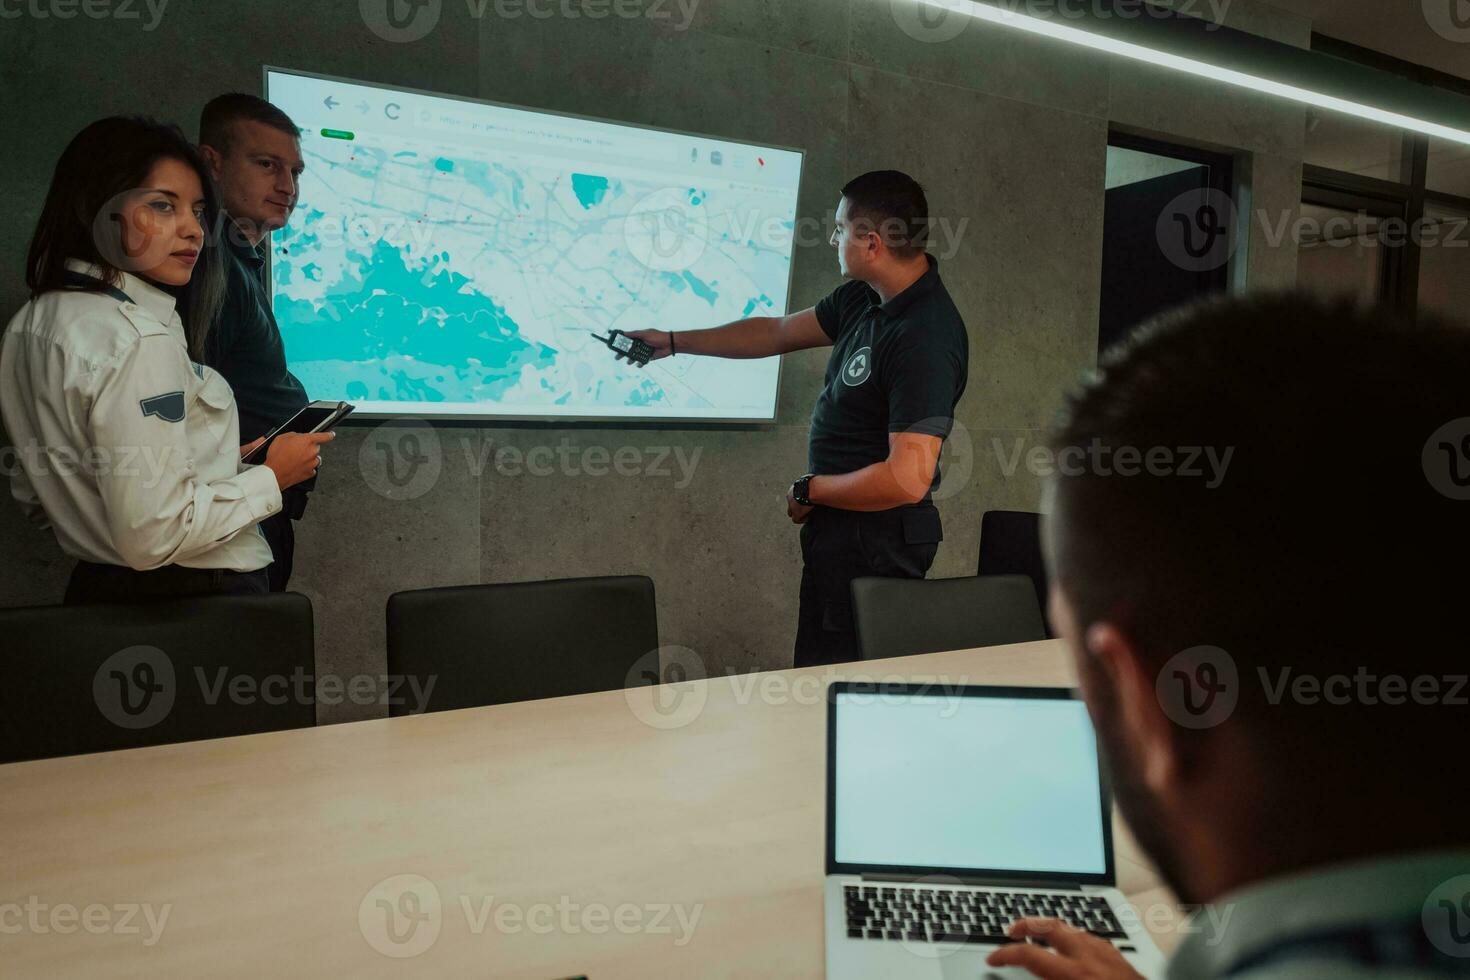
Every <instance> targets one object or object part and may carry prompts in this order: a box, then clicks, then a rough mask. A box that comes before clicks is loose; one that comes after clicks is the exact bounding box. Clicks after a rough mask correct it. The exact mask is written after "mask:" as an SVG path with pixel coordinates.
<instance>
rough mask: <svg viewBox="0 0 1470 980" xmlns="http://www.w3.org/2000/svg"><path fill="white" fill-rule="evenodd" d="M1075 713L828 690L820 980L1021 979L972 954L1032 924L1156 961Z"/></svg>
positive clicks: (1066, 703) (1018, 695) (1047, 699)
mask: <svg viewBox="0 0 1470 980" xmlns="http://www.w3.org/2000/svg"><path fill="white" fill-rule="evenodd" d="M1115 884H1116V878H1115V875H1114V868H1113V847H1112V812H1111V801H1110V798H1109V794H1108V788H1107V783H1106V780H1105V777H1104V772H1103V767H1102V762H1101V757H1100V755H1099V753H1098V747H1097V738H1096V736H1095V735H1094V733H1093V729H1092V722H1091V719H1090V718H1089V717H1088V714H1087V708H1086V706H1085V705H1084V704H1083V703H1082V701H1081V699H1080V698H1079V697H1078V696H1077V693H1076V692H1075V691H1071V690H1068V689H1065V688H1036V687H974V686H959V685H937V684H872V683H857V682H851V681H838V682H835V683H833V684H832V685H831V686H830V687H829V688H828V691H827V882H826V936H827V976H828V977H829V978H831V980H866V978H873V980H879V978H882V980H890V978H900V977H912V978H918V980H923V978H931V980H959V978H965V980H975V978H997V977H1020V976H1030V974H1028V973H1025V972H1024V971H1022V970H1019V969H1018V968H1014V967H1012V968H1007V969H1003V970H995V969H993V968H991V967H989V966H987V965H986V964H985V958H986V956H988V955H989V954H990V953H992V952H994V951H995V949H996V948H997V946H999V945H1001V944H1003V943H1006V942H1009V941H1010V940H1009V939H1007V938H1006V937H1005V935H1004V934H1005V930H1006V927H1007V926H1009V925H1010V923H1011V922H1013V921H1015V920H1016V919H1018V918H1023V917H1025V916H1030V915H1039V916H1050V917H1055V918H1059V919H1062V920H1064V921H1068V922H1070V923H1072V924H1073V925H1076V926H1078V927H1079V928H1083V929H1086V930H1088V931H1089V932H1092V933H1093V934H1095V935H1098V936H1102V937H1104V938H1106V939H1107V940H1108V941H1109V942H1111V943H1113V944H1114V945H1115V946H1116V947H1117V948H1118V949H1119V950H1121V951H1122V953H1123V955H1124V957H1125V958H1126V959H1127V960H1128V962H1129V963H1130V964H1132V966H1133V968H1134V969H1135V970H1137V971H1138V972H1139V973H1141V974H1143V975H1144V976H1145V977H1155V976H1162V975H1163V972H1164V958H1163V955H1162V954H1161V953H1160V952H1159V950H1158V947H1157V946H1155V945H1154V942H1153V940H1152V938H1151V937H1150V936H1149V935H1148V933H1147V931H1146V930H1145V929H1144V928H1143V927H1142V924H1141V922H1140V921H1139V916H1138V915H1137V914H1133V913H1132V910H1131V909H1129V908H1128V907H1127V906H1126V902H1125V899H1124V898H1123V895H1122V893H1121V892H1119V891H1118V890H1117V888H1116V887H1115Z"/></svg>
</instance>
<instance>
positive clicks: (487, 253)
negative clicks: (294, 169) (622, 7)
mask: <svg viewBox="0 0 1470 980" xmlns="http://www.w3.org/2000/svg"><path fill="white" fill-rule="evenodd" d="M265 75H266V97H267V98H268V99H269V100H270V101H271V102H273V103H274V104H275V105H277V106H279V107H280V108H281V109H283V110H284V111H285V112H286V113H287V114H288V115H290V116H291V117H292V119H293V120H294V121H295V122H296V124H297V125H298V126H300V127H301V130H302V136H301V144H302V154H303V158H304V160H305V162H306V171H305V173H304V174H303V176H302V179H301V185H300V193H299V201H298V204H297V207H296V211H295V213H294V214H293V216H292V218H291V220H290V222H289V224H288V225H287V226H286V227H285V228H284V229H282V230H280V231H277V232H276V233H275V234H274V235H273V236H272V238H271V257H270V259H271V260H270V278H271V292H272V297H273V304H274V309H275V314H276V319H277V320H278V322H279V323H280V327H281V336H282V338H283V339H284V341H285V345H286V356H287V359H288V361H289V363H290V367H291V370H292V372H293V373H295V374H296V376H297V377H298V378H300V379H301V381H302V382H303V383H304V384H305V385H306V388H307V391H308V393H309V394H310V395H311V397H312V398H318V399H344V400H347V401H351V402H354V403H356V405H357V406H358V414H359V415H363V416H366V417H369V418H372V417H377V418H385V417H394V416H416V417H420V418H431V419H432V418H457V419H483V420H494V419H527V418H530V419H541V418H557V419H646V420H654V419H670V420H701V421H705V420H707V421H730V422H749V421H770V420H774V418H775V415H776V396H777V387H778V383H779V376H780V359H779V358H766V359H760V360H748V361H740V360H723V359H717V358H706V357H686V356H676V357H673V358H665V359H661V360H658V361H655V362H653V363H651V364H649V365H648V366H647V367H645V368H641V369H640V368H636V367H632V366H629V365H628V364H627V363H626V362H624V361H618V360H615V359H614V357H613V354H612V352H611V351H609V350H608V348H607V347H605V346H604V345H603V344H602V343H600V342H599V340H598V339H597V337H596V336H594V334H597V335H601V336H606V335H607V334H608V332H609V331H610V330H613V329H618V330H638V329H646V328H657V329H667V330H675V331H678V330H690V329H698V328H703V327H710V326H715V325H718V324H721V323H726V322H728V321H730V320H735V319H739V318H741V317H746V316H780V315H784V314H785V313H786V312H788V311H787V300H788V294H789V289H790V281H791V259H792V248H793V243H794V239H795V227H796V203H797V187H798V184H799V182H800V179H801V165H802V154H801V152H800V151H797V150H791V149H782V148H778V147H762V146H754V145H750V144H745V143H736V142H731V141H727V140H719V139H712V138H709V137H702V136H692V135H687V134H682V133H673V132H665V131H661V130H653V129H647V128H643V127H638V126H630V125H624V124H620V123H613V122H607V121H600V120H593V119H583V118H577V117H572V116H565V115H557V114H553V113H546V112H539V111H532V110H528V109H521V108H515V107H511V106H504V105H496V104H491V103H486V102H480V101H475V100H470V99H463V98H456V97H451V96H446V95H435V94H430V93H423V92H414V91H405V90H402V89H395V88H385V87H382V86H377V85H367V84H363V83H359V82H351V81H345V80H341V79H334V78H326V77H322V76H317V75H310V74H305V73H301V72H295V71H287V70H283V69H277V68H267V69H266V72H265Z"/></svg>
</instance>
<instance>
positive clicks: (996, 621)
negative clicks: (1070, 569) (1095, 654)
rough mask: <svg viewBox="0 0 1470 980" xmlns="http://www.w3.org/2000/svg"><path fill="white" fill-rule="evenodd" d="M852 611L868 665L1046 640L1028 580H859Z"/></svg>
mask: <svg viewBox="0 0 1470 980" xmlns="http://www.w3.org/2000/svg"><path fill="white" fill-rule="evenodd" d="M852 609H853V618H854V619H855V620H856V622H857V636H858V648H859V650H860V651H861V656H862V659H864V660H881V659H883V658H885V657H907V656H911V655H913V654H916V653H940V652H942V651H945V650H969V649H972V648H974V647H989V646H999V645H1001V644H1003V643H1024V642H1026V641H1028V640H1044V639H1046V627H1045V626H1044V625H1043V624H1042V621H1041V608H1040V607H1039V606H1038V605H1037V604H1036V592H1035V591H1034V590H1033V589H1032V587H1031V580H1030V579H1028V578H1027V577H1026V576H1024V575H981V576H976V577H974V578H938V579H914V578H859V579H854V580H853V583H852Z"/></svg>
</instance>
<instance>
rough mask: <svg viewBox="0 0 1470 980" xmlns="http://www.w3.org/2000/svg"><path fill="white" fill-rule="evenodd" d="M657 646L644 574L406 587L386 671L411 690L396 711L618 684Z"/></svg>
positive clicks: (392, 609) (391, 616)
mask: <svg viewBox="0 0 1470 980" xmlns="http://www.w3.org/2000/svg"><path fill="white" fill-rule="evenodd" d="M657 649H658V617H657V614H656V612H655V609H654V599H653V581H652V580H651V579H648V578H646V577H644V576H641V575H628V576H612V577H605V578H574V579H560V580H557V581H552V582H514V583H508V584H503V585H467V586H458V587H453V588H439V589H419V590H416V591H412V592H398V593H395V594H393V595H391V596H389V597H388V674H389V676H390V678H392V679H393V683H397V686H398V688H399V689H400V690H401V691H403V692H405V693H404V696H403V697H398V698H392V699H390V703H389V705H388V713H389V714H390V715H404V714H414V713H417V712H420V711H449V710H452V709H454V708H473V707H478V706H480V705H487V704H506V703H509V702H511V701H531V700H535V699H537V698H556V697H564V696H566V695H569V694H586V693H589V692H591V691H609V690H614V689H617V688H621V687H624V686H626V685H627V684H628V677H629V672H630V671H631V670H633V669H634V667H635V665H636V664H637V662H638V660H639V658H641V657H643V656H644V655H646V654H648V653H650V652H652V651H655V650H657ZM657 669H658V666H657V664H655V665H654V667H653V670H654V671H655V674H656V672H657ZM400 678H404V679H405V681H404V682H403V683H398V679H400ZM651 680H657V677H656V676H655V677H653V678H651ZM430 684H432V685H433V686H432V687H429V686H428V685H430ZM415 691H422V692H424V695H425V696H424V697H422V698H419V697H417V696H416V695H415V694H414V693H413V692H415Z"/></svg>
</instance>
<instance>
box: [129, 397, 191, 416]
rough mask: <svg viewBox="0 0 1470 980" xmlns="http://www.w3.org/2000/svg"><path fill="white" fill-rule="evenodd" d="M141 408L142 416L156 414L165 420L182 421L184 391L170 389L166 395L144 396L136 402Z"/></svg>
mask: <svg viewBox="0 0 1470 980" xmlns="http://www.w3.org/2000/svg"><path fill="white" fill-rule="evenodd" d="M138 406H139V407H140V408H142V409H143V417H144V418H145V419H146V418H148V417H149V416H150V415H157V416H158V417H159V418H161V419H163V420H164V421H165V422H182V421H184V393H183V392H182V391H170V392H169V393H168V394H166V395H154V396H153V397H152V398H144V399H141V400H140V401H139V402H138Z"/></svg>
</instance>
